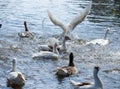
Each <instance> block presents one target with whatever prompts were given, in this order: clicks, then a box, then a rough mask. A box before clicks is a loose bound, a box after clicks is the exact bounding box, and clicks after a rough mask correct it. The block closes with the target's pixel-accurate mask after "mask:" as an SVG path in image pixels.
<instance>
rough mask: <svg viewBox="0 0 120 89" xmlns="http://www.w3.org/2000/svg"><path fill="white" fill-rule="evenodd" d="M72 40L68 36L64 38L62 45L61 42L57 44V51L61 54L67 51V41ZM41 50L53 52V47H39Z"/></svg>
mask: <svg viewBox="0 0 120 89" xmlns="http://www.w3.org/2000/svg"><path fill="white" fill-rule="evenodd" d="M67 40H71V39H70V38H69V37H68V36H64V39H63V41H62V43H61V44H60V43H59V42H58V43H56V44H57V50H58V51H59V52H60V53H61V52H63V51H66V44H65V43H66V41H67ZM39 50H41V51H53V45H39Z"/></svg>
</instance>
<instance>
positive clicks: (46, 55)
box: [32, 43, 59, 59]
mask: <svg viewBox="0 0 120 89" xmlns="http://www.w3.org/2000/svg"><path fill="white" fill-rule="evenodd" d="M56 47H57V44H56V43H55V44H54V47H53V52H50V51H40V52H37V53H34V54H33V56H32V57H33V59H36V58H37V59H58V54H59V52H58V50H57V48H56Z"/></svg>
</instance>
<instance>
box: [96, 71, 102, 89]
mask: <svg viewBox="0 0 120 89" xmlns="http://www.w3.org/2000/svg"><path fill="white" fill-rule="evenodd" d="M94 80H95V87H102V83H101V81H100V79H99V77H98V71H96V70H95V71H94Z"/></svg>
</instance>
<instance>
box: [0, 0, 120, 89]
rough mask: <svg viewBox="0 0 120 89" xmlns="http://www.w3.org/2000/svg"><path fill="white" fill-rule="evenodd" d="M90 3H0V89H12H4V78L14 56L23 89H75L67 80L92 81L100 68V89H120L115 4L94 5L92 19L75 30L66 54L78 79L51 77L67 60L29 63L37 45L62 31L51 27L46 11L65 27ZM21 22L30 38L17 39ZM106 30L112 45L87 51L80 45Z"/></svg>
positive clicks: (76, 0) (119, 25) (109, 0)
mask: <svg viewBox="0 0 120 89" xmlns="http://www.w3.org/2000/svg"><path fill="white" fill-rule="evenodd" d="M88 3H89V1H88V0H86V1H84V0H74V1H73V0H57V1H56V0H44V1H42V0H20V1H18V0H0V23H2V28H0V72H1V73H0V89H10V88H7V87H6V76H7V74H8V73H9V72H10V70H11V65H12V64H11V60H12V59H13V58H14V57H15V58H17V70H18V71H21V72H22V73H23V74H24V75H25V76H26V85H25V86H24V89H73V86H72V85H71V84H70V81H69V79H73V80H76V81H84V80H86V81H93V76H92V72H93V67H94V66H95V65H99V66H100V67H101V70H100V72H99V77H100V79H101V80H102V83H103V87H104V89H120V38H119V36H120V20H119V18H117V17H115V15H114V14H112V12H111V10H112V9H114V8H116V7H117V6H118V5H119V3H118V4H116V3H114V1H113V0H100V1H97V0H93V4H92V9H91V12H90V14H89V15H88V17H87V18H86V19H85V21H83V22H82V23H81V24H80V25H78V26H77V27H76V28H75V30H74V31H73V34H74V35H77V36H78V37H79V38H76V39H74V40H72V41H70V42H68V43H67V48H68V52H73V53H74V56H75V64H76V66H77V68H78V71H79V73H78V74H76V75H72V76H70V77H66V78H64V79H58V78H57V77H56V76H55V72H54V70H55V69H56V67H58V66H63V65H67V64H68V59H67V58H68V55H66V57H65V58H60V59H59V60H57V61H55V60H54V61H53V60H33V59H32V54H33V53H35V52H37V51H38V45H39V44H44V43H45V41H46V39H47V38H49V37H53V36H55V35H56V36H58V35H59V34H60V33H61V32H62V30H61V29H60V28H59V27H56V26H54V25H53V24H52V23H51V22H50V20H49V18H48V16H47V12H46V10H47V9H49V10H50V11H51V12H52V14H53V15H54V17H55V18H57V19H58V20H60V21H62V22H63V23H68V22H69V21H71V18H73V17H74V16H76V14H78V13H79V12H80V11H81V10H82V8H84V7H85V6H87V5H88ZM44 19H45V20H44ZM25 20H26V21H27V22H28V27H29V29H30V30H31V31H32V32H33V33H34V35H35V37H34V39H20V38H19V37H18V35H17V34H18V32H21V31H24V26H23V21H25ZM43 20H44V23H42V21H43ZM107 27H110V28H111V29H112V31H110V33H109V34H108V38H109V39H110V44H108V45H106V46H98V45H96V46H95V45H89V46H88V45H87V46H86V45H84V44H83V43H82V42H81V40H82V41H84V42H85V41H90V40H92V39H96V38H102V37H103V36H104V33H105V30H106V28H107Z"/></svg>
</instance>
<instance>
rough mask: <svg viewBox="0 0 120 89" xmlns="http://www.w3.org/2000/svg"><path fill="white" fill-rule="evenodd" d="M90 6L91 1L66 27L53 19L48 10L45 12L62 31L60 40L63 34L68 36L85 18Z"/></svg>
mask: <svg viewBox="0 0 120 89" xmlns="http://www.w3.org/2000/svg"><path fill="white" fill-rule="evenodd" d="M91 5H92V1H91V2H90V3H89V5H88V6H87V7H86V8H85V9H83V10H82V12H81V13H80V14H79V15H78V16H76V17H75V18H74V19H73V20H72V21H71V22H70V23H68V24H67V25H64V24H63V23H62V22H60V21H58V20H57V19H55V18H54V17H53V15H52V14H51V12H50V11H49V10H47V13H48V16H49V18H50V20H51V21H52V23H53V24H55V25H56V26H59V27H61V28H62V30H63V33H62V35H61V38H62V36H64V35H65V34H68V35H69V34H70V33H71V32H72V31H73V30H74V29H75V27H76V26H77V25H78V24H79V23H81V22H82V21H83V20H84V19H85V17H86V16H87V15H88V14H89V12H90V9H91Z"/></svg>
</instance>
